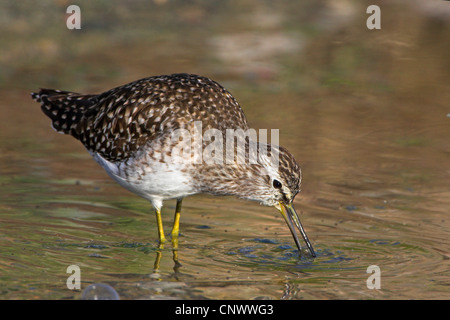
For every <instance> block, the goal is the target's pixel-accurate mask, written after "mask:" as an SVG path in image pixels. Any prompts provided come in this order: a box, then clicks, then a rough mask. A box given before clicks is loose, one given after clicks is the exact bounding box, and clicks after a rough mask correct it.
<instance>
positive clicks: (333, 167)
mask: <svg viewBox="0 0 450 320" xmlns="http://www.w3.org/2000/svg"><path fill="white" fill-rule="evenodd" d="M162 2H164V1H162ZM162 2H161V3H162ZM45 3H47V7H46V11H45V12H47V13H46V14H47V19H42V15H43V13H42V12H43V11H42V12H41V10H44V9H43V8H39V7H38V8H34V9H35V10H34V14H33V15H31V16H30V17H31V18H30V19H28V20H27V21H26V20H24V19H23V17H24V15H25V14H26V13H27V12H28V11H27V10H30V8H29V7H27V6H26V5H21V4H15V2H6V3H5V4H3V5H2V6H3V8H2V12H3V11H4V12H9V13H10V14H9V15H8V18H6V16H2V17H1V19H0V23H1V26H2V27H4V28H8V30H9V32H8V36H7V37H5V38H4V39H2V40H0V42H1V47H2V48H3V49H2V52H1V53H0V59H1V61H2V66H1V71H2V72H1V77H0V81H1V87H0V91H1V94H0V111H1V116H0V128H1V129H0V151H1V153H0V189H1V192H0V298H1V299H81V295H82V291H83V290H84V289H85V288H86V287H88V286H89V285H90V284H93V283H106V284H109V285H111V286H112V287H113V288H114V289H115V290H116V291H117V292H118V294H119V295H120V297H121V299H173V298H175V299H205V298H206V299H448V298H450V288H449V283H450V260H449V258H450V240H449V239H450V237H449V235H450V232H449V226H450V223H449V216H448V214H449V208H450V192H449V191H450V183H449V181H450V167H449V163H450V144H449V137H450V116H449V114H450V109H449V105H448V102H449V101H450V99H449V98H450V97H449V93H448V85H447V84H448V82H449V72H448V70H449V69H448V58H447V57H446V53H447V52H448V49H449V48H448V41H444V39H448V30H449V28H448V21H449V19H448V16H447V19H446V20H445V19H444V20H443V19H442V18H440V16H439V15H436V14H431V13H430V12H431V11H427V10H424V9H423V8H422V7H420V6H419V7H417V8H416V7H410V8H406V9H405V8H399V7H396V6H395V5H390V6H388V7H386V6H387V5H386V6H385V7H382V10H383V25H382V26H383V27H382V29H381V30H380V31H373V32H372V31H371V32H369V31H368V30H367V28H365V18H366V14H365V8H364V6H361V4H358V2H357V1H348V2H345V1H342V2H341V1H337V2H336V3H337V4H339V5H338V6H337V7H336V8H337V9H336V8H334V9H333V8H328V7H326V6H325V7H324V6H321V5H317V4H315V2H314V1H305V2H304V3H303V2H302V3H303V4H292V3H290V4H288V3H282V4H277V5H275V4H274V5H269V4H264V3H261V4H259V5H256V4H252V3H249V2H247V1H243V2H240V5H237V4H234V5H232V3H227V4H222V5H220V6H219V5H216V6H217V7H216V6H214V5H210V4H207V3H206V2H205V3H203V2H199V3H197V4H196V5H192V6H190V7H187V6H186V7H183V6H182V7H181V9H180V8H178V7H177V6H176V4H171V3H168V4H164V3H163V4H160V5H156V4H151V5H150V4H149V5H147V4H143V2H142V3H134V4H130V5H129V6H128V5H125V4H119V3H116V2H114V5H115V6H116V7H118V9H117V8H116V9H113V7H114V6H112V7H108V10H106V11H104V12H105V14H104V15H99V14H98V12H101V10H100V9H101V7H98V6H100V5H91V6H90V5H89V4H88V3H87V2H86V3H83V2H82V3H81V8H82V14H83V12H85V15H84V19H85V20H84V21H85V22H84V28H83V29H82V31H80V32H79V33H74V32H76V31H74V32H69V31H68V30H67V29H65V26H64V25H63V26H60V25H59V24H60V23H61V21H60V20H58V17H59V16H58V15H59V14H60V11H61V10H62V12H64V9H65V8H63V7H58V6H57V5H55V4H53V2H51V1H48V2H45ZM177 8H178V9H177ZM333 10H334V11H333ZM399 10H403V11H402V13H403V15H401V16H399V15H397V13H398V12H400V11H399ZM355 12H356V13H355ZM358 12H362V14H361V15H359V14H358ZM443 12H444V11H443ZM96 13H97V14H96ZM345 14H348V15H352V17H353V18H352V19H343V20H342V19H340V18H339V17H341V16H340V15H343V16H344V17H346V16H345ZM326 17H328V18H326ZM333 17H334V18H333ZM325 18H326V19H325ZM324 19H325V20H324ZM333 19H334V20H333ZM149 21H150V22H149ZM326 21H328V22H329V23H331V26H330V25H328V24H327V23H325V22H326ZM330 21H331V22H330ZM412 22H414V23H412ZM411 23H412V26H413V27H411ZM416 25H418V27H417V28H416V27H414V26H416ZM436 30H441V31H439V32H437V31H436ZM377 32H378V33H377ZM188 34H189V37H187V35H188ZM264 39H268V40H270V41H269V43H272V46H270V45H267V44H266V45H262V46H261V45H260V43H261V41H262V43H265V42H264V41H263V40H264ZM255 52H256V53H258V54H256V53H255ZM171 72H193V73H199V74H203V75H206V76H210V77H212V78H214V79H215V80H217V81H219V82H220V83H222V84H224V85H225V86H226V87H227V88H228V89H229V90H230V91H231V92H232V93H233V95H234V96H235V97H236V99H237V100H238V101H239V102H240V104H241V106H242V107H243V109H244V111H245V113H246V115H247V118H248V119H249V122H250V124H251V126H253V127H254V128H268V129H270V128H278V129H280V143H281V144H282V145H284V146H285V147H287V148H288V149H289V150H290V151H291V152H292V153H293V154H294V155H295V157H296V159H297V160H298V162H299V163H300V164H301V166H302V169H303V174H304V177H303V186H302V192H301V193H300V194H299V195H298V196H297V198H296V200H295V206H296V208H297V211H298V212H299V214H300V217H301V219H302V223H303V226H304V227H305V229H306V232H307V233H308V236H309V238H310V240H311V241H312V243H313V246H314V248H315V250H316V253H317V258H315V259H311V258H309V256H308V254H307V252H305V253H304V254H303V255H299V253H298V252H297V250H296V249H295V244H294V243H293V240H292V237H291V235H290V233H289V230H288V228H287V226H286V225H285V222H284V220H283V218H282V217H281V216H280V215H279V213H278V211H277V210H276V209H274V208H266V207H262V206H260V205H258V204H256V203H251V202H246V201H242V200H238V199H235V198H229V197H220V198H218V197H210V196H203V195H196V196H192V197H189V198H186V199H185V200H184V202H183V212H182V216H181V224H180V227H181V236H180V239H179V249H178V250H177V252H176V254H177V256H178V261H177V262H175V261H174V252H173V251H172V246H171V244H170V242H169V243H167V244H166V245H165V247H164V248H163V249H162V250H159V249H158V244H157V228H156V223H155V216H154V213H153V211H152V208H151V206H150V204H149V203H148V202H147V201H145V200H144V199H141V198H139V197H137V196H135V195H133V194H131V193H129V192H128V191H126V190H124V189H122V188H121V187H120V186H118V185H116V184H115V183H114V182H113V181H111V180H110V179H109V177H108V176H107V175H106V173H105V172H104V171H103V169H102V168H100V167H99V166H98V165H97V164H96V163H95V162H94V161H93V160H92V159H91V158H90V156H89V155H88V154H87V152H86V151H85V150H84V148H83V147H82V146H81V144H80V143H78V142H77V141H75V140H74V139H73V138H71V137H68V136H63V135H59V134H57V133H55V132H54V131H53V130H52V129H51V128H50V124H49V121H48V119H47V118H46V117H45V116H44V115H43V114H42V113H41V111H40V110H39V107H38V105H37V104H35V103H34V102H33V101H32V100H31V99H30V97H29V92H30V91H32V90H36V89H37V88H39V87H56V88H60V89H67V90H77V91H85V92H98V91H102V90H106V89H109V88H111V87H113V86H116V85H120V84H123V83H126V82H127V81H131V80H134V79H138V78H141V77H144V76H150V75H156V74H163V73H171ZM275 111H276V112H275ZM174 210H175V202H174V201H168V202H167V203H165V205H164V207H163V221H164V226H165V230H166V232H167V233H169V232H170V228H171V223H172V219H173V213H174ZM157 260H158V261H159V263H158V264H159V267H158V268H155V261H157ZM71 265H77V266H79V267H80V272H81V289H80V290H70V289H69V288H68V287H67V285H66V281H67V279H68V277H69V276H70V275H71V274H69V273H67V272H66V270H67V268H68V267H69V266H71ZM371 265H377V266H378V267H379V268H380V270H381V289H378V290H377V289H368V287H367V279H368V278H369V276H370V275H371V274H369V273H367V268H368V267H369V266H371Z"/></svg>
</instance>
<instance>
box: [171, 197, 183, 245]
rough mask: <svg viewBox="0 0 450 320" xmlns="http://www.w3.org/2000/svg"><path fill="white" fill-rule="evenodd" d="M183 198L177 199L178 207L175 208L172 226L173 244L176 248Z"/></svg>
mask: <svg viewBox="0 0 450 320" xmlns="http://www.w3.org/2000/svg"><path fill="white" fill-rule="evenodd" d="M182 201H183V199H181V198H180V199H177V207H176V209H175V217H174V219H173V227H172V246H173V247H174V249H177V248H178V235H179V234H180V216H181V203H182Z"/></svg>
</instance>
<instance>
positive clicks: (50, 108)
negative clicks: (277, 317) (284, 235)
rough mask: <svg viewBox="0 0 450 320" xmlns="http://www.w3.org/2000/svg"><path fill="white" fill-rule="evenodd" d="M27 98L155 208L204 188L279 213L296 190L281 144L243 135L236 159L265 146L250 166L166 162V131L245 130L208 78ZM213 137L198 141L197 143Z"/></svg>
mask: <svg viewBox="0 0 450 320" xmlns="http://www.w3.org/2000/svg"><path fill="white" fill-rule="evenodd" d="M32 97H33V99H35V100H36V101H38V102H39V103H40V104H41V108H42V111H43V112H44V113H45V114H46V115H47V116H48V117H49V118H50V119H51V120H52V126H53V128H54V129H55V130H56V131H58V132H61V133H64V134H69V135H72V136H73V137H75V138H76V139H78V140H79V141H80V142H81V143H82V144H83V145H84V146H85V147H86V149H87V150H88V151H89V153H90V154H91V155H92V156H93V157H94V159H95V160H96V161H97V162H99V163H100V165H101V166H103V167H104V168H105V170H106V171H107V173H108V174H109V175H110V176H111V177H112V178H113V179H115V180H116V181H117V182H118V183H119V184H121V185H122V186H123V187H125V188H127V189H128V190H130V191H132V192H134V193H136V194H138V195H140V196H142V197H144V198H146V199H148V200H150V201H151V202H152V204H153V205H154V207H155V208H156V209H157V213H159V211H160V209H161V206H162V202H163V201H164V200H166V199H171V198H177V199H182V198H183V197H185V196H188V195H191V194H196V193H209V194H213V195H235V196H238V197H240V198H244V199H249V200H254V201H258V202H260V203H261V204H263V205H269V206H275V207H276V208H277V209H279V210H280V211H281V212H282V214H283V208H284V207H286V208H292V202H293V199H294V197H295V196H296V194H297V193H298V192H299V191H300V184H301V170H300V166H299V165H298V164H297V162H296V161H295V159H294V157H293V156H292V155H291V154H290V153H289V152H288V151H287V150H286V149H285V148H283V147H278V146H271V145H270V144H262V142H258V141H254V140H252V139H250V138H249V137H248V136H247V137H246V139H245V146H244V148H236V150H237V151H236V153H235V160H236V159H243V158H247V157H249V155H250V152H249V150H251V148H252V147H256V148H257V150H266V151H267V154H264V153H262V154H260V153H257V157H256V159H257V161H256V162H255V163H248V162H245V163H237V162H233V163H208V161H203V162H201V163H195V161H194V162H193V161H192V159H194V158H195V159H196V158H198V157H199V156H201V155H202V154H201V151H200V153H199V152H197V153H196V152H192V155H191V154H190V155H189V157H188V158H187V159H184V160H186V161H181V162H173V161H172V162H171V161H169V159H171V160H173V156H174V154H173V153H174V150H175V147H176V146H177V144H178V143H179V141H178V140H176V141H175V142H174V140H173V137H172V136H171V134H172V133H174V132H175V131H176V130H177V129H184V130H187V132H189V133H190V134H191V135H195V130H194V129H195V126H194V124H195V123H201V126H202V127H201V130H202V132H201V134H203V133H205V132H206V131H207V130H209V129H214V130H216V131H217V132H220V133H223V134H224V136H225V132H226V131H227V129H233V130H237V129H242V130H243V131H246V130H247V129H249V126H248V124H247V120H246V117H245V115H244V112H243V111H242V109H241V107H240V106H239V104H238V103H237V101H236V100H235V99H234V97H233V96H232V95H231V94H230V93H229V92H228V91H227V90H226V89H225V88H223V87H222V86H221V85H219V84H218V83H217V82H215V81H213V80H210V79H208V78H205V77H201V76H197V75H191V74H172V75H163V76H155V77H149V78H144V79H141V80H137V81H134V82H131V83H129V84H126V85H123V86H119V87H116V88H114V89H111V90H108V91H106V92H104V93H101V94H97V95H94V94H87V95H86V94H79V93H74V92H68V91H60V90H53V89H41V90H40V91H39V92H38V93H33V94H32ZM210 142H211V141H205V140H203V141H201V146H202V148H203V149H205V148H206V147H208V144H209V143H210ZM223 147H224V148H225V142H223ZM259 148H261V149H259ZM203 149H202V150H203ZM272 152H274V153H276V154H278V155H279V158H278V160H279V161H277V163H276V165H275V164H274V162H271V161H270V160H271V158H270V157H269V156H270V155H271V154H272ZM188 160H190V161H188ZM275 182H276V183H275ZM180 207H181V205H180ZM286 210H287V209H286ZM290 210H291V211H293V212H294V213H289V215H292V214H293V215H294V216H292V219H293V220H291V222H290V224H291V225H289V221H288V220H289V219H290V218H289V217H288V218H286V215H285V214H283V215H284V216H285V219H287V220H286V222H287V223H288V225H289V227H290V229H291V232H292V233H293V236H294V239H295V240H296V243H297V245H298V246H299V248H300V245H299V244H298V239H297V238H296V235H294V232H293V231H292V228H291V227H292V221H294V222H295V224H296V225H297V227H298V228H299V229H300V226H299V220H298V218H296V213H295V210H294V209H293V208H292V209H290ZM297 220H298V222H297ZM161 228H162V227H161ZM301 231H302V232H303V233H304V231H303V230H301ZM160 232H161V230H160ZM302 235H303V234H302ZM305 237H306V235H304V238H305ZM162 238H163V236H161V234H160V240H161V239H162ZM305 241H307V239H305ZM307 243H309V241H307ZM308 247H309V248H310V250H311V253H312V254H313V255H314V252H313V251H312V247H311V246H310V244H308Z"/></svg>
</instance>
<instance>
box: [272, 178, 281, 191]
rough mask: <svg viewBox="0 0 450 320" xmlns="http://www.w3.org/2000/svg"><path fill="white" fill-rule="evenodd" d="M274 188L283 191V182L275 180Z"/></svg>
mask: <svg viewBox="0 0 450 320" xmlns="http://www.w3.org/2000/svg"><path fill="white" fill-rule="evenodd" d="M273 187H274V188H276V189H281V182H280V181H278V180H276V179H275V180H273Z"/></svg>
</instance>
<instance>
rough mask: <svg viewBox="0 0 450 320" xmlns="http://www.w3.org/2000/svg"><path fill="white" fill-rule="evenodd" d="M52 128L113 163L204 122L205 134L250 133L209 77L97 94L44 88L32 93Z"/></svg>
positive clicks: (159, 79) (165, 79)
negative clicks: (172, 133) (150, 144)
mask: <svg viewBox="0 0 450 320" xmlns="http://www.w3.org/2000/svg"><path fill="white" fill-rule="evenodd" d="M32 97H33V99H35V100H36V101H38V102H40V103H41V108H42V111H43V112H44V113H45V114H46V115H47V116H48V117H49V118H50V119H51V120H52V126H53V128H54V129H55V130H56V131H58V132H62V133H65V134H70V135H72V136H74V137H75V138H76V139H78V140H80V141H81V142H82V143H83V145H84V146H85V147H86V148H87V149H88V150H89V151H91V152H93V153H97V154H99V155H101V156H102V157H103V158H104V159H107V160H108V161H113V162H115V161H123V160H126V159H127V158H129V157H130V156H131V155H132V154H133V153H135V152H136V151H137V150H139V148H140V147H142V146H144V145H145V144H146V143H147V142H148V141H152V140H155V139H156V138H157V137H158V136H161V135H164V134H166V133H170V132H172V131H173V130H176V129H180V128H187V127H188V126H190V125H192V123H193V122H194V121H201V122H202V126H203V131H205V130H207V129H211V128H215V129H218V130H221V131H223V132H224V131H225V130H226V129H238V128H240V129H243V130H247V129H248V125H247V120H246V118H245V115H244V113H243V111H242V109H241V107H240V106H239V104H238V103H237V101H236V100H235V99H234V98H233V96H232V95H231V94H230V93H229V92H228V91H227V90H226V89H225V88H223V87H222V86H221V85H219V84H218V83H216V82H215V81H213V80H210V79H208V78H205V77H201V76H197V75H190V74H172V75H164V76H156V77H149V78H144V79H141V80H137V81H134V82H131V83H129V84H126V85H123V86H120V87H116V88H114V89H111V90H109V91H106V92H104V93H102V94H98V95H84V94H78V93H74V92H68V91H60V90H53V89H41V90H40V92H39V93H33V94H32Z"/></svg>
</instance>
